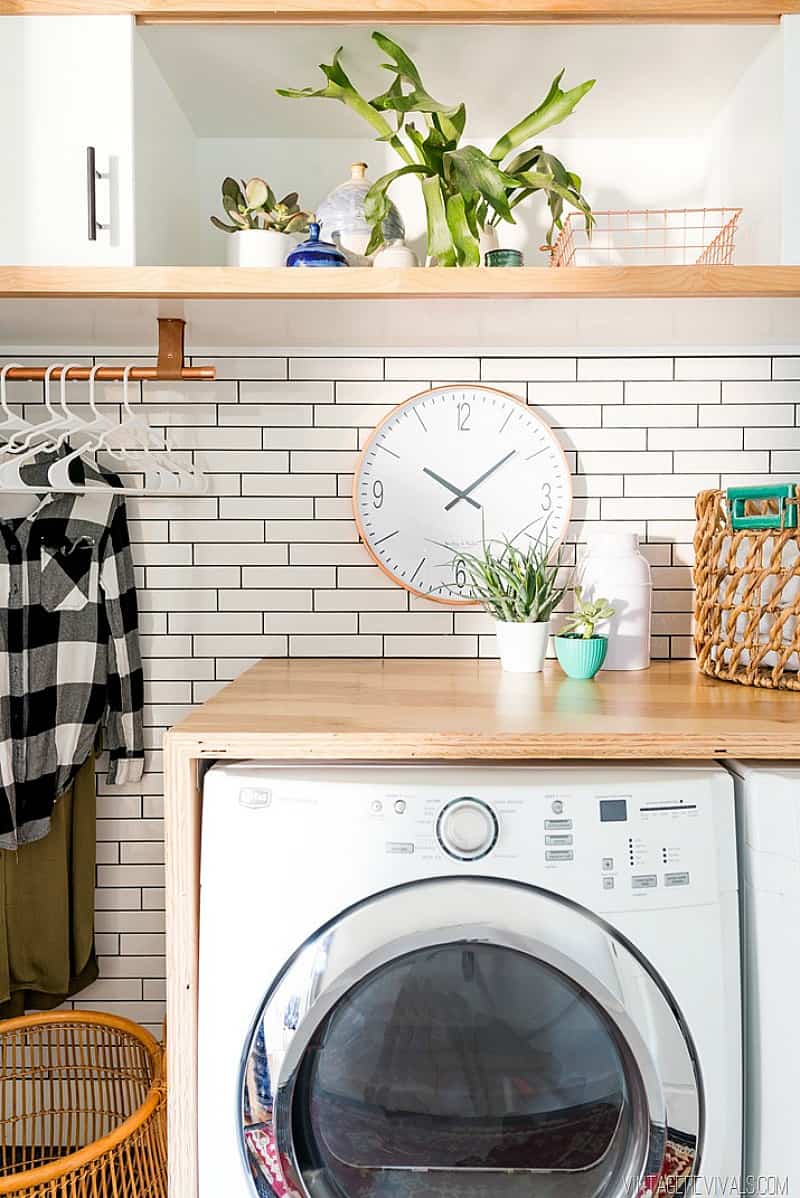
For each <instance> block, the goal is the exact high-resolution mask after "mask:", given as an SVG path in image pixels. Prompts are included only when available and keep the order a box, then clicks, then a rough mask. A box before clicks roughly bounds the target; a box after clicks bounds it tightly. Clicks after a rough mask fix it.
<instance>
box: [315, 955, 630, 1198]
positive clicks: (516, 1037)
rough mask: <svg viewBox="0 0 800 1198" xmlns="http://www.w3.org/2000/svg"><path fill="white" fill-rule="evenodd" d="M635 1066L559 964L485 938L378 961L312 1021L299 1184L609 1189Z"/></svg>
mask: <svg viewBox="0 0 800 1198" xmlns="http://www.w3.org/2000/svg"><path fill="white" fill-rule="evenodd" d="M645 1107H646V1104H645V1098H644V1095H643V1093H642V1083H641V1080H640V1078H639V1075H638V1071H637V1069H636V1066H635V1063H634V1062H633V1060H632V1059H631V1056H630V1053H629V1052H628V1051H627V1050H626V1046H625V1044H624V1042H623V1041H622V1040H621V1037H620V1036H619V1033H618V1032H617V1031H616V1029H615V1028H614V1025H613V1024H612V1023H611V1022H610V1021H609V1019H608V1018H607V1016H606V1015H605V1014H604V1012H603V1011H602V1009H601V1008H600V1007H599V1006H598V1004H597V1003H596V1002H595V1001H594V1000H593V999H592V998H591V997H590V996H589V995H587V994H586V993H585V992H584V991H582V990H581V988H580V987H579V986H578V985H576V984H575V983H574V982H573V981H571V980H570V979H569V978H568V977H567V976H566V975H564V974H562V973H559V972H558V971H556V970H554V969H552V968H551V967H550V966H549V965H546V964H544V963H542V962H540V961H537V960H535V959H534V958H532V957H529V956H527V955H525V954H524V953H520V952H517V951H516V950H514V949H508V948H503V947H500V946H498V945H491V944H471V943H468V942H454V943H450V944H444V945H439V946H437V947H435V948H428V949H423V950H420V951H418V952H415V953H411V954H409V955H407V956H405V957H401V958H400V959H399V960H395V961H393V962H392V963H391V964H389V965H385V966H384V967H383V968H382V969H379V970H376V971H375V972H374V973H373V974H371V975H370V977H368V978H366V979H365V980H364V981H363V982H361V983H360V984H359V985H358V986H356V987H355V988H354V989H353V990H352V991H351V992H350V993H349V994H348V995H347V996H346V997H345V998H343V999H342V1001H341V1002H340V1003H339V1004H338V1006H337V1007H336V1008H335V1009H334V1011H333V1012H332V1013H331V1014H330V1015H329V1016H328V1017H327V1019H326V1020H325V1021H324V1022H323V1023H322V1024H321V1025H320V1027H319V1028H318V1029H317V1031H316V1032H315V1034H314V1036H313V1038H312V1040H311V1043H310V1044H309V1046H308V1048H307V1050H306V1053H305V1056H304V1058H303V1064H302V1067H301V1070H300V1075H299V1077H298V1084H297V1090H296V1095H295V1101H294V1105H293V1115H294V1128H293V1139H294V1146H295V1152H296V1154H297V1158H298V1161H299V1164H300V1167H301V1171H302V1174H303V1176H304V1177H305V1178H306V1185H307V1187H308V1189H309V1192H310V1193H311V1194H312V1195H314V1196H315V1198H316V1195H326V1196H328V1195H333V1194H336V1195H345V1194H346V1195H348V1198H351V1196H352V1198H367V1196H369V1198H390V1196H393V1195H398V1194H403V1195H406V1196H407V1198H439V1196H441V1198H446V1196H447V1198H449V1196H450V1195H452V1196H453V1198H455V1196H456V1195H458V1198H497V1195H498V1194H500V1193H502V1194H507V1195H508V1196H509V1198H516V1196H517V1195H519V1198H523V1195H524V1196H526V1198H528V1196H529V1195H530V1193H531V1182H532V1178H531V1174H532V1173H535V1174H539V1175H540V1176H539V1183H540V1187H541V1188H540V1189H539V1191H538V1192H539V1193H541V1194H542V1195H547V1198H592V1196H594V1195H604V1194H608V1193H613V1192H614V1185H615V1183H616V1182H617V1181H618V1180H619V1178H620V1176H621V1174H622V1173H624V1170H625V1166H626V1165H627V1164H628V1163H629V1161H630V1159H631V1158H632V1157H635V1156H636V1155H637V1153H641V1152H642V1138H643V1127H644V1119H645Z"/></svg>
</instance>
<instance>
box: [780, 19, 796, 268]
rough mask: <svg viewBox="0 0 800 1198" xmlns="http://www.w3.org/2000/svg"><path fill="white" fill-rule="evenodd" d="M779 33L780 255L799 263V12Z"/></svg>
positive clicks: (785, 260)
mask: <svg viewBox="0 0 800 1198" xmlns="http://www.w3.org/2000/svg"><path fill="white" fill-rule="evenodd" d="M781 30H782V33H783V79H784V96H783V140H782V151H783V257H782V258H781V261H782V262H784V263H786V264H787V265H793V266H798V265H800V13H798V14H795V15H793V16H787V17H784V18H783V19H782V21H781Z"/></svg>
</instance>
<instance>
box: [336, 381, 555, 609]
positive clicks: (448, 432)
mask: <svg viewBox="0 0 800 1198" xmlns="http://www.w3.org/2000/svg"><path fill="white" fill-rule="evenodd" d="M353 507H354V510H355V518H356V523H357V525H358V530H359V533H360V534H361V538H362V540H363V541H364V544H365V545H366V547H367V549H368V551H369V553H370V554H371V555H372V557H373V558H374V559H375V561H376V562H377V563H378V565H379V566H380V567H381V569H382V570H383V571H384V572H385V573H386V574H388V575H389V577H390V578H392V579H393V580H394V581H395V582H397V583H398V584H399V585H400V586H402V587H405V588H406V589H407V590H409V591H411V592H413V593H414V594H416V595H423V596H425V597H426V598H429V599H434V600H436V601H438V602H440V603H447V604H451V605H460V604H463V603H470V602H472V601H471V600H470V599H469V598H468V594H469V591H468V587H467V577H466V573H465V571H464V568H463V566H459V564H458V562H457V561H454V557H453V554H452V553H450V552H449V551H448V549H447V548H445V546H452V547H453V548H454V549H455V550H457V549H458V548H461V547H463V548H464V549H466V550H468V551H469V552H473V553H474V552H478V551H479V550H480V546H481V540H482V538H483V537H484V536H485V537H486V539H487V540H493V539H496V538H498V537H506V536H507V537H508V538H509V540H511V541H513V542H514V544H516V545H518V546H520V548H525V547H526V546H527V545H529V544H530V540H531V539H533V540H534V541H535V540H536V539H537V538H541V539H542V541H544V540H547V541H548V542H550V543H557V542H559V541H560V540H561V539H562V537H563V536H564V534H565V532H566V530H567V525H568V523H569V518H570V513H571V509H572V485H571V479H570V473H569V467H568V465H567V460H566V458H565V456H564V451H563V450H562V448H561V446H560V444H559V442H558V440H557V438H556V437H555V435H554V434H553V432H552V430H551V429H550V428H549V427H548V426H547V425H546V424H545V422H544V421H543V420H542V419H541V417H540V416H538V415H537V414H536V412H535V411H533V409H532V408H529V407H528V405H527V404H525V403H523V402H522V401H520V400H518V399H515V398H514V396H513V395H509V394H507V393H506V392H505V391H498V390H496V389H495V388H494V387H485V386H483V385H482V384H480V383H474V384H465V385H461V386H454V387H435V388H434V389H433V390H431V391H423V392H421V393H420V394H419V395H414V396H412V397H411V398H410V399H408V400H406V401H405V402H404V403H401V404H399V405H398V406H397V407H396V408H394V409H393V410H392V411H391V412H390V413H389V414H388V416H386V417H385V419H384V420H383V421H382V422H381V423H380V424H379V425H378V427H377V428H376V429H375V431H374V433H373V434H372V436H371V437H370V439H369V440H368V442H367V444H366V445H365V447H364V449H363V451H362V454H361V457H360V459H359V462H358V465H357V467H356V473H355V479H354V485H353Z"/></svg>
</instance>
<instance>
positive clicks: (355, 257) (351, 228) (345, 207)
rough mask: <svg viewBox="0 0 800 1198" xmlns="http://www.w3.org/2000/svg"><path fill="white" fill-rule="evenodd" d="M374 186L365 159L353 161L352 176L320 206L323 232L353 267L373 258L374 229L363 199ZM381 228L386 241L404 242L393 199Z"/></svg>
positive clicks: (398, 214)
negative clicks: (368, 249)
mask: <svg viewBox="0 0 800 1198" xmlns="http://www.w3.org/2000/svg"><path fill="white" fill-rule="evenodd" d="M371 186H372V184H371V183H370V181H369V179H368V178H367V164H366V162H354V163H352V165H351V167H350V178H349V179H348V180H347V181H346V182H344V183H341V184H340V185H339V186H338V187H335V188H334V189H333V191H332V192H331V193H330V195H329V196H326V198H325V199H324V200H323V201H322V203H321V204H320V206H319V208H318V209H317V220H318V221H319V223H320V225H321V226H322V232H323V233H324V235H325V237H327V238H328V239H329V240H330V241H332V242H333V243H334V245H335V246H336V247H337V248H338V249H340V250H341V251H342V253H343V254H344V256H345V258H346V259H347V261H348V263H349V264H350V266H371V265H372V258H371V257H369V258H368V257H367V256H366V253H367V246H368V245H369V240H370V237H371V236H372V229H371V228H370V225H369V223H368V221H367V218H366V216H365V215H364V200H365V199H366V195H367V192H368V191H369V189H370V187H371ZM382 228H383V236H384V238H385V239H386V241H402V239H403V238H404V237H405V235H406V231H405V228H404V226H403V221H402V219H401V217H400V213H399V212H398V211H397V209H396V208H395V206H394V204H393V203H392V201H391V200H389V207H388V210H387V213H386V216H385V217H384V218H383V225H382Z"/></svg>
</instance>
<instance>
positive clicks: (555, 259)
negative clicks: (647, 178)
mask: <svg viewBox="0 0 800 1198" xmlns="http://www.w3.org/2000/svg"><path fill="white" fill-rule="evenodd" d="M741 215H742V209H741V208H645V209H642V210H640V211H634V210H633V209H628V210H626V211H618V212H612V211H608V212H595V213H594V218H595V225H594V228H593V229H592V234H591V237H589V235H588V234H587V232H586V228H585V224H584V219H583V216H582V215H581V214H580V213H579V212H570V213H569V215H568V216H566V217H565V218H564V227H563V229H562V230H561V232H560V234H559V236H558V239H557V241H556V242H555V243H554V244H553V246H552V247H551V248H550V265H551V266H649V265H656V264H657V265H662V266H729V265H730V264H731V263H732V262H733V254H734V242H735V237H736V228H737V225H738V223H739V218H740V217H741ZM543 248H544V249H546V248H547V247H546V246H545V247H543Z"/></svg>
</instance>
